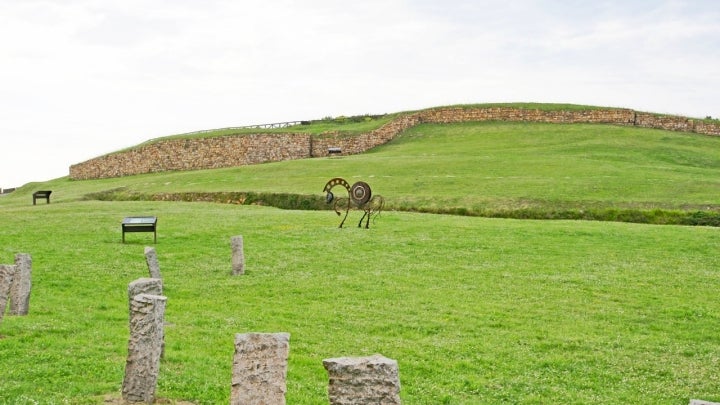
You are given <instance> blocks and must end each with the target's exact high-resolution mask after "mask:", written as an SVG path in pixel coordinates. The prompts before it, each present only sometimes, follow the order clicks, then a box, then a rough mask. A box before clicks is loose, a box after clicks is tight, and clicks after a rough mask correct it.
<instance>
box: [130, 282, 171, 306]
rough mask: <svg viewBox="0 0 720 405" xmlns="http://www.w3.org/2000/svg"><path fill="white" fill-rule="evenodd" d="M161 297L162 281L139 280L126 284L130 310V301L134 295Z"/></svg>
mask: <svg viewBox="0 0 720 405" xmlns="http://www.w3.org/2000/svg"><path fill="white" fill-rule="evenodd" d="M140 294H150V295H163V286H162V280H160V279H158V278H139V279H137V280H135V281H133V282H131V283H130V284H128V302H130V307H131V308H132V299H133V297H134V296H136V295H140Z"/></svg>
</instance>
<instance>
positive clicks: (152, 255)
mask: <svg viewBox="0 0 720 405" xmlns="http://www.w3.org/2000/svg"><path fill="white" fill-rule="evenodd" d="M145 261H146V262H147V266H148V270H149V271H150V277H151V278H159V279H162V277H161V276H160V263H159V262H158V257H157V252H156V251H155V248H153V247H149V246H146V247H145Z"/></svg>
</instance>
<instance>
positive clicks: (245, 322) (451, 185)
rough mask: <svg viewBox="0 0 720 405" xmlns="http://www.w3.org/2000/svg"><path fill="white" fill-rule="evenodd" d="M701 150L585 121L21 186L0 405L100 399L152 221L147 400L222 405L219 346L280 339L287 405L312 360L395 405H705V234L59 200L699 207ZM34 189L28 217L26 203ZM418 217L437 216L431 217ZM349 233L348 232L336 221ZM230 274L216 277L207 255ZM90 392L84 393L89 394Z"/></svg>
mask: <svg viewBox="0 0 720 405" xmlns="http://www.w3.org/2000/svg"><path fill="white" fill-rule="evenodd" d="M718 141H720V140H718V139H716V138H707V137H700V136H696V135H684V134H677V133H669V132H664V131H654V130H641V129H633V128H615V127H608V126H593V125H568V126H565V125H561V126H552V125H536V124H532V125H528V124H525V125H523V124H504V123H485V124H480V125H470V124H459V125H453V126H446V127H441V126H430V125H428V126H420V127H416V128H414V129H413V130H412V131H410V132H408V133H407V134H405V135H403V136H402V137H401V138H399V139H397V140H396V141H393V142H392V143H391V144H389V145H387V146H385V147H382V148H378V149H376V150H375V151H372V152H371V153H368V154H365V155H359V156H352V157H344V158H339V159H338V158H329V159H313V160H307V161H296V162H282V163H276V164H267V165H259V166H254V167H246V168H235V169H221V170H215V171H203V172H178V173H165V174H156V175H143V176H134V177H128V178H122V179H108V180H99V181H79V182H72V181H69V180H67V179H58V180H54V181H52V182H48V183H45V184H41V185H40V184H30V185H28V186H26V187H24V188H22V189H20V190H18V191H17V192H16V193H15V194H11V195H8V196H4V197H2V198H0V214H1V215H2V218H3V230H2V232H0V262H2V263H8V262H12V258H13V255H14V253H17V252H29V253H31V254H32V256H33V266H34V268H33V296H32V300H31V315H30V316H28V317H7V316H6V317H5V319H4V320H3V322H2V324H0V334H2V335H4V338H3V339H0V402H3V403H48V404H49V403H63V402H69V403H94V402H96V401H98V398H99V397H101V396H102V395H104V394H107V393H113V394H115V395H117V394H118V392H119V389H120V384H121V382H122V375H123V369H124V359H125V355H126V350H127V298H126V287H127V283H129V282H130V281H132V280H134V279H136V278H139V277H144V276H146V275H147V270H146V268H145V264H144V258H143V257H142V250H143V247H144V246H145V244H148V243H150V242H151V237H150V236H149V235H146V234H131V235H129V237H128V239H129V241H130V243H127V244H125V245H123V244H121V243H120V232H119V222H120V219H121V218H122V217H123V216H126V215H133V214H153V215H157V216H158V217H159V218H160V222H159V224H160V235H159V243H158V245H157V246H156V249H157V250H158V253H159V257H160V263H161V267H162V272H163V276H164V278H165V285H166V295H167V296H168V297H169V301H168V312H167V320H168V322H169V323H170V324H171V326H169V327H168V330H167V352H166V359H165V360H164V362H163V364H162V366H161V378H160V382H159V388H158V389H159V391H158V395H160V396H163V397H168V398H173V399H189V400H194V401H196V402H198V403H208V404H210V403H227V400H228V397H229V389H230V387H229V385H230V367H231V363H232V339H233V334H234V333H239V332H246V331H288V332H290V333H291V358H290V370H289V374H288V403H290V404H317V403H323V402H325V401H326V399H325V395H326V387H327V375H326V373H325V371H324V370H323V369H322V365H321V360H322V359H323V358H328V357H336V356H343V355H352V356H356V355H369V354H373V353H378V352H379V353H382V354H384V355H386V356H388V357H391V358H395V359H398V361H399V363H400V369H401V380H402V385H403V388H402V397H403V400H404V403H408V404H437V403H449V404H476V403H507V402H520V403H558V402H567V403H583V402H593V403H607V404H614V403H624V402H635V403H677V404H682V403H684V404H686V403H687V402H688V399H689V398H705V399H708V400H716V401H718V400H720V397H718V396H717V387H718V386H719V385H718V384H719V383H720V381H719V380H718V377H717V373H716V372H715V370H716V369H717V365H718V361H720V360H719V359H718V356H717V353H718V346H719V345H720V340H719V339H718V337H717V333H716V331H717V329H718V327H720V304H718V303H717V302H716V300H711V299H708V298H707V297H712V296H714V294H715V287H716V283H715V281H716V278H717V268H718V264H720V263H719V261H718V256H717V251H718V247H719V246H718V242H717V229H716V228H701V227H677V226H664V227H660V226H647V225H633V224H619V223H598V222H577V221H552V222H547V221H515V220H498V219H482V218H467V217H457V216H437V215H430V216H428V215H421V214H410V213H399V212H387V213H385V214H383V216H382V217H381V218H380V219H379V220H378V221H377V222H376V223H375V224H374V225H373V226H372V228H371V229H370V230H369V231H365V230H358V229H357V228H352V227H351V228H348V229H343V230H339V229H337V228H336V226H337V223H338V219H337V217H335V215H334V214H332V213H330V212H306V211H282V210H277V209H273V208H263V207H241V206H233V205H224V204H206V203H193V204H187V203H167V202H165V203H163V202H98V201H79V199H80V198H81V197H82V196H83V195H85V194H87V193H89V192H93V191H101V190H106V189H110V188H114V187H128V188H130V189H133V190H138V191H143V192H165V191H233V190H258V191H266V192H292V193H298V194H313V193H317V194H318V195H320V194H321V193H320V190H321V188H322V185H323V184H324V183H325V181H327V179H329V178H330V177H334V176H338V175H339V176H343V177H346V178H348V179H356V178H357V179H362V180H366V181H368V182H369V183H370V184H371V186H373V189H374V190H376V192H379V193H381V194H384V195H385V196H386V198H388V200H389V201H390V202H391V203H392V204H396V205H400V204H407V205H415V206H417V207H422V206H426V207H432V206H433V204H435V205H437V204H440V203H442V204H445V205H452V204H457V205H458V206H466V207H468V208H469V209H470V208H473V207H480V208H481V207H485V206H488V205H492V204H495V205H498V206H510V205H514V204H540V205H542V204H548V206H552V205H563V204H567V205H571V206H578V204H580V205H583V204H584V205H586V206H587V205H603V204H606V205H610V206H622V205H648V204H650V205H659V206H664V207H682V206H684V205H688V204H689V205H691V206H700V205H709V206H712V207H717V205H718V200H717V197H716V195H717V190H718V182H717V180H716V179H717V178H718V176H717V174H718V173H717V171H718V170H719V168H720V165H718V153H717V150H718V148H717V142H718ZM40 188H50V189H53V190H55V194H54V195H53V197H54V198H53V203H52V204H50V205H45V204H40V205H38V206H35V207H33V206H31V205H29V201H30V198H29V195H30V193H31V192H32V190H33V189H40ZM438 201H439V202H440V203H439V202H438ZM357 218H359V215H357V213H354V214H353V215H351V218H350V222H351V223H352V221H353V220H357ZM237 234H242V235H243V236H244V238H245V241H246V242H245V245H246V257H247V264H248V273H247V274H246V275H245V276H243V277H230V276H229V272H230V260H229V251H230V249H229V239H230V237H231V236H232V235H237ZM88 377H90V378H88Z"/></svg>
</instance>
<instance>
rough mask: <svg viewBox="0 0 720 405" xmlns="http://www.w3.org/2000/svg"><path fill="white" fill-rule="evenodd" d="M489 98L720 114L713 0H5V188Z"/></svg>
mask: <svg viewBox="0 0 720 405" xmlns="http://www.w3.org/2000/svg"><path fill="white" fill-rule="evenodd" d="M495 102H542V103H572V104H587V105H594V106H608V107H624V108H632V109H635V110H639V111H647V112H657V113H665V114H676V115H683V116H689V117H695V118H704V117H707V116H712V117H714V118H717V117H720V7H718V3H717V2H715V1H714V0H708V1H691V0H688V1H672V0H657V1H649V0H647V1H643V0H638V1H635V0H612V1H603V0H588V1H579V0H564V1H563V0H557V1H551V0H535V1H533V0H513V1H507V0H503V1H485V0H363V1H352V2H351V1H337V0H303V1H292V0H243V1H235V0H0V140H1V141H0V188H10V187H19V186H21V185H24V184H26V183H29V182H40V181H46V180H51V179H56V178H59V177H63V176H67V175H68V173H69V167H70V166H71V165H73V164H75V163H80V162H83V161H86V160H89V159H91V158H94V157H97V156H101V155H104V154H106V153H110V152H113V151H116V150H119V149H123V148H126V147H130V146H133V145H136V144H139V143H142V142H144V141H147V140H150V139H153V138H158V137H163V136H169V135H174V134H180V133H186V132H192V131H197V130H204V129H214V128H226V127H235V126H243V125H252V124H264V123H274V122H285V121H295V120H312V119H320V118H324V117H328V116H331V117H337V116H341V115H345V116H351V115H362V114H384V113H393V112H399V111H407V110H416V109H422V108H430V107H436V106H446V105H453V104H474V103H495Z"/></svg>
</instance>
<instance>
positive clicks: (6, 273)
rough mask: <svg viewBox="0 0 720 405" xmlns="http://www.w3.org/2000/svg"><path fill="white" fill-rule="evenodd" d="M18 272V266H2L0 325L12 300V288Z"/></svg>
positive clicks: (0, 270) (0, 277) (0, 274)
mask: <svg viewBox="0 0 720 405" xmlns="http://www.w3.org/2000/svg"><path fill="white" fill-rule="evenodd" d="M16 270H17V266H15V265H14V264H0V323H2V320H3V316H4V315H5V308H6V307H7V302H8V299H9V298H10V288H11V287H12V282H13V278H14V277H15V272H16Z"/></svg>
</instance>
